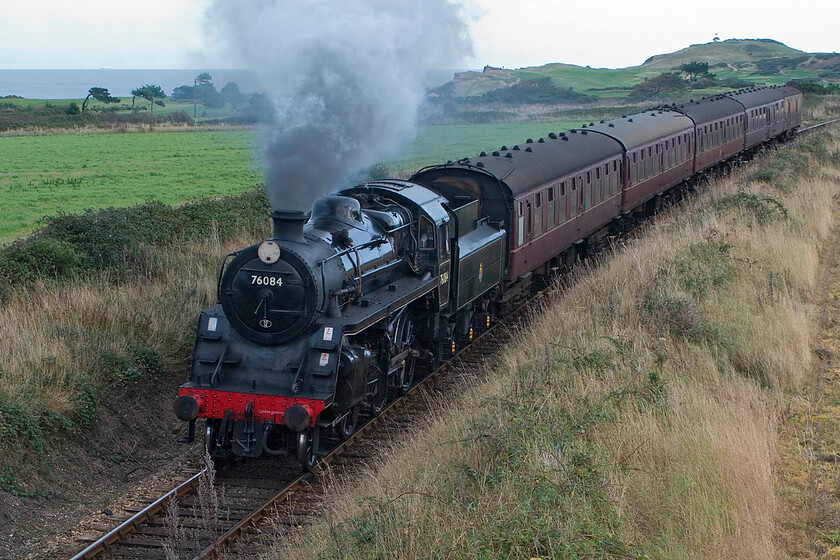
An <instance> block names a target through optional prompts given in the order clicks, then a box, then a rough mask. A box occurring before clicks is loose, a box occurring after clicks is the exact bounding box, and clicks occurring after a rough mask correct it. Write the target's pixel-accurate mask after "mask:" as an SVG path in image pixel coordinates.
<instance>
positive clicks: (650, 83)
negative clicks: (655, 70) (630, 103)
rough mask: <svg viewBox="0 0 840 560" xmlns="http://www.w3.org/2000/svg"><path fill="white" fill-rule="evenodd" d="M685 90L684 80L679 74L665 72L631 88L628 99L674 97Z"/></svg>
mask: <svg viewBox="0 0 840 560" xmlns="http://www.w3.org/2000/svg"><path fill="white" fill-rule="evenodd" d="M686 88H687V86H686V83H685V80H683V79H682V78H681V77H680V75H679V74H675V73H671V72H665V73H663V74H660V75H658V76H654V77H652V78H645V79H644V81H643V82H642V83H640V84H636V85H635V86H633V89H631V90H630V97H631V98H634V99H650V98H654V97H675V96H678V95H680V94H683V93H685V91H686Z"/></svg>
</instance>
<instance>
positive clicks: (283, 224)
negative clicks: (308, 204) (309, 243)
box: [271, 210, 306, 243]
mask: <svg viewBox="0 0 840 560" xmlns="http://www.w3.org/2000/svg"><path fill="white" fill-rule="evenodd" d="M271 219H272V221H273V222H274V232H273V233H272V235H271V239H273V240H276V241H291V242H292V243H304V240H303V224H305V223H306V214H304V213H303V212H288V211H283V210H275V211H274V212H273V213H272V214H271Z"/></svg>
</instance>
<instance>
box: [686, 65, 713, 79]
mask: <svg viewBox="0 0 840 560" xmlns="http://www.w3.org/2000/svg"><path fill="white" fill-rule="evenodd" d="M680 71H681V72H682V73H683V74H688V79H689V80H695V79H697V78H698V77H700V76H705V75H707V74H708V73H709V63H708V62H698V61H696V60H695V61H693V62H689V63H687V64H683V65H682V66H680Z"/></svg>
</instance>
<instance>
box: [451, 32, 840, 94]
mask: <svg viewBox="0 0 840 560" xmlns="http://www.w3.org/2000/svg"><path fill="white" fill-rule="evenodd" d="M694 61H697V62H707V63H708V64H709V70H710V72H712V73H714V74H716V77H717V78H719V79H726V78H737V79H741V80H748V81H751V82H754V83H756V84H757V85H778V84H783V83H785V82H787V81H788V80H792V79H802V78H817V79H824V80H833V81H840V55H837V54H833V53H806V52H803V51H799V50H796V49H792V48H790V47H788V46H786V45H784V44H782V43H779V42H778V41H773V40H771V39H728V40H726V41H720V42H712V43H706V44H703V45H691V46H690V47H686V48H684V49H681V50H679V51H676V52H673V53H669V54H661V55H655V56H652V57H650V58H649V59H648V60H646V61H645V62H644V64H642V65H640V66H630V67H627V68H618V69H611V68H588V67H582V66H575V65H573V64H560V63H553V64H546V65H545V66H534V67H528V68H519V69H516V70H506V69H502V68H494V67H492V66H487V67H485V68H484V71H483V72H461V73H458V74H456V75H455V78H454V85H455V96H456V97H472V96H480V95H483V94H484V93H487V92H489V91H492V90H494V89H498V88H503V87H507V86H511V85H513V84H516V83H518V82H520V81H524V80H530V79H534V78H539V77H543V76H548V77H550V78H551V79H552V81H553V82H554V83H555V84H556V85H557V86H559V87H565V88H568V87H572V88H574V89H575V90H576V91H578V92H581V93H585V94H588V95H593V96H597V97H624V96H626V95H627V93H628V92H629V91H630V88H631V87H633V86H634V85H636V84H638V83H639V82H641V81H642V80H644V79H645V78H649V77H653V76H656V75H658V74H661V73H663V72H678V71H679V70H680V66H681V65H682V64H686V63H689V62H694ZM719 89H726V88H719ZM713 91H714V90H710V91H705V90H701V91H699V92H698V93H700V94H706V93H712V92H713Z"/></svg>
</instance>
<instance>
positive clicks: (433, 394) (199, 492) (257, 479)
mask: <svg viewBox="0 0 840 560" xmlns="http://www.w3.org/2000/svg"><path fill="white" fill-rule="evenodd" d="M542 297H545V291H543V292H541V293H539V294H537V295H536V296H535V297H533V298H532V299H531V300H529V302H527V303H526V304H525V305H523V306H521V307H520V308H519V309H517V310H516V311H514V312H512V313H511V314H509V315H508V316H507V317H506V318H505V320H504V321H503V322H500V323H497V324H495V325H492V326H491V327H490V329H488V330H487V331H485V332H484V333H481V334H480V335H479V336H478V337H477V338H476V339H475V340H474V341H473V342H472V343H471V344H469V345H468V346H465V347H464V348H463V349H461V350H460V351H459V352H458V353H457V354H456V355H455V356H453V358H452V359H451V360H450V361H448V362H446V363H445V364H443V365H441V366H440V367H439V368H437V369H436V370H434V371H432V372H431V373H430V374H428V375H427V376H425V377H424V378H423V379H421V380H420V381H419V382H418V383H417V384H416V385H415V386H414V387H412V388H411V390H409V391H408V392H407V393H406V394H405V395H404V396H402V397H400V398H399V399H396V400H394V401H393V402H392V403H390V404H389V405H388V407H387V408H385V409H384V410H383V411H382V413H381V414H380V415H379V416H377V417H375V418H371V419H370V420H368V421H367V422H365V423H364V424H363V425H361V426H360V427H359V428H358V429H357V430H356V432H355V433H354V434H353V435H352V436H351V437H350V438H349V439H348V440H347V441H345V442H342V443H337V444H336V445H335V447H333V448H332V449H331V450H330V452H329V453H328V454H327V455H326V456H324V457H323V458H322V459H321V460H320V461H319V462H318V464H317V465H316V466H315V468H314V469H313V472H311V473H305V474H303V475H299V474H298V464H297V463H296V462H294V461H292V460H289V459H286V460H285V462H284V461H281V460H278V459H273V458H272V459H265V460H260V461H248V462H241V463H233V464H232V465H231V466H230V467H229V468H227V469H225V470H223V471H222V472H221V473H218V474H216V473H213V476H214V477H215V480H214V481H213V485H212V486H213V487H212V488H210V487H209V485H208V484H207V483H208V481H209V480H210V479H211V476H210V475H211V473H210V472H209V471H208V469H207V468H205V469H203V470H200V471H198V472H192V473H187V477H186V478H185V479H184V480H182V481H179V483H178V484H177V486H176V487H174V488H173V489H172V490H170V491H169V492H167V493H165V494H164V495H162V496H160V497H157V498H148V499H144V500H142V502H144V503H143V504H141V505H139V506H137V507H129V508H127V510H126V512H125V514H123V515H114V516H112V517H111V518H110V519H111V520H113V521H117V522H118V523H119V524H118V525H117V526H116V527H113V528H109V527H104V526H100V527H97V529H99V530H101V531H103V532H104V534H103V535H102V536H98V537H79V538H78V539H77V541H78V542H80V543H82V544H83V545H86V546H85V548H84V549H82V550H79V551H78V552H73V553H71V554H73V555H72V556H71V557H72V559H73V560H83V559H89V558H166V557H167V556H166V554H167V551H172V552H175V553H176V554H177V557H178V558H183V557H191V558H196V559H199V558H212V557H214V556H213V555H214V553H215V552H216V551H220V550H231V549H232V548H233V547H234V543H236V546H237V548H239V549H241V548H243V547H248V546H253V545H260V544H262V545H270V544H271V543H272V542H273V541H274V540H276V539H277V538H278V537H280V536H282V534H283V531H284V530H293V529H294V528H295V527H297V526H299V525H302V524H305V522H306V521H305V520H306V518H308V517H311V516H312V515H315V514H316V513H317V512H318V511H319V509H320V507H321V504H322V503H323V499H324V497H325V495H326V491H325V485H328V486H329V487H330V488H332V487H334V486H335V485H336V484H337V485H341V484H342V483H344V482H350V481H352V480H353V476H354V475H355V474H358V472H359V471H360V470H362V469H364V468H366V466H367V465H369V464H372V463H375V462H376V461H377V460H379V459H380V458H381V456H382V454H383V453H385V452H386V450H383V449H382V441H388V442H392V443H393V442H399V441H400V440H401V439H405V438H408V437H410V434H411V433H412V431H413V429H419V428H420V427H421V426H423V425H424V423H425V421H426V420H427V419H428V417H429V415H430V414H434V413H435V412H436V411H437V410H440V409H442V408H443V404H442V398H445V397H442V396H445V395H451V394H456V392H455V391H454V389H455V388H456V386H459V385H464V384H469V383H470V382H471V380H473V379H475V378H476V377H477V374H478V372H480V371H481V370H482V369H483V367H484V365H485V363H486V362H487V361H489V360H491V359H492V357H493V356H494V355H498V351H499V349H500V348H501V347H502V346H503V345H504V344H505V343H506V342H507V341H509V340H510V339H511V337H512V333H513V332H515V330H516V328H517V325H518V324H520V322H521V321H524V320H526V318H527V317H528V316H529V310H532V309H533V308H534V306H536V305H538V302H539V301H540V300H541V298H542ZM173 503H177V512H176V511H175V510H174V509H173V507H172V506H171V505H170V504H173ZM269 516H270V517H271V518H272V519H274V520H275V522H274V523H272V524H271V525H270V526H269V524H266V523H261V521H263V520H264V519H265V518H266V517H269ZM278 518H279V519H281V520H282V521H281V522H280V523H279V524H278V523H277V522H276V520H277V519H278ZM176 519H177V522H176V521H175V520H176Z"/></svg>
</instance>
